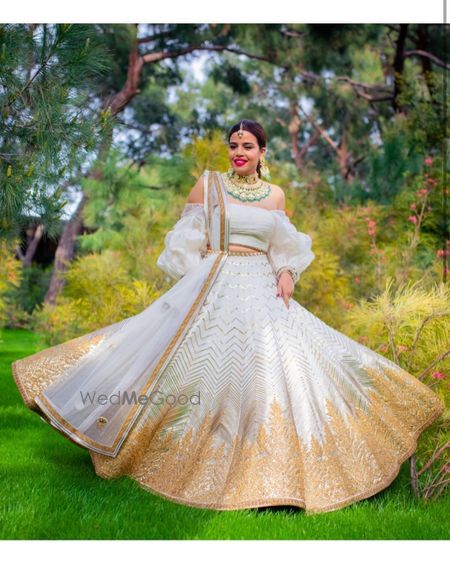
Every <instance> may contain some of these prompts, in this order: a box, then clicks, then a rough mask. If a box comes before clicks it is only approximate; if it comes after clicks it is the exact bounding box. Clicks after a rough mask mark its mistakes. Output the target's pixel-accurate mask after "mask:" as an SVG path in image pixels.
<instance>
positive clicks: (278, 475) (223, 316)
mask: <svg viewBox="0 0 450 563" xmlns="http://www.w3.org/2000/svg"><path fill="white" fill-rule="evenodd" d="M205 180H206V190H205V201H204V204H203V205H200V204H187V205H186V207H185V209H184V211H183V214H182V217H181V218H180V220H179V221H178V222H177V224H176V225H175V226H174V228H173V229H172V230H171V231H170V232H169V233H168V234H167V236H166V239H165V243H166V246H165V250H164V252H163V254H162V255H161V256H160V258H159V259H158V265H159V266H160V267H161V268H162V269H163V270H164V271H165V272H167V274H168V275H170V276H171V277H173V278H174V279H176V280H178V281H177V283H176V284H175V285H174V286H173V287H172V288H171V290H169V291H168V292H167V293H166V294H164V295H163V296H162V297H161V298H160V299H158V300H157V301H156V302H155V303H153V304H152V305H151V306H150V307H149V308H147V309H146V310H145V311H143V312H142V313H141V314H140V315H136V316H135V317H132V318H130V319H125V320H124V321H122V322H120V323H116V324H114V325H110V326H109V327H103V328H102V329H99V330H98V331H95V332H93V333H90V334H89V335H84V336H82V337H79V338H77V339H74V340H72V341H69V342H67V343H63V344H60V345H58V346H55V347H52V348H49V349H47V350H43V351H42V352H39V353H38V354H34V355H33V356H29V357H28V358H23V359H21V360H18V361H16V362H15V363H14V364H13V371H14V376H15V380H16V382H17V385H18V386H19V389H20V391H21V393H22V396H23V398H24V400H25V403H26V404H27V406H28V407H30V408H32V409H33V410H36V411H37V412H38V413H39V414H40V416H42V417H43V418H44V420H46V421H47V422H49V423H50V424H52V426H54V427H55V428H56V429H57V430H58V431H60V432H62V433H63V434H64V435H65V436H66V437H68V438H69V439H71V440H72V441H74V442H75V443H77V444H79V445H82V446H83V447H86V448H88V450H89V452H90V455H91V458H92V461H93V464H94V468H95V471H96V473H97V474H98V475H100V476H102V477H105V478H111V477H117V476H120V475H129V476H131V477H133V478H134V479H135V480H136V481H137V482H138V483H139V484H140V485H141V486H142V487H144V488H146V489H148V490H150V491H152V492H154V493H156V494H158V495H161V496H163V497H166V498H169V499H171V500H174V501H176V502H179V503H182V504H186V505H191V506H196V507H205V508H212V509H217V510H231V509H239V508H250V507H257V506H270V505H296V506H299V507H302V508H304V509H305V510H306V511H307V512H326V511H330V510H335V509H337V508H341V507H343V506H346V505H348V504H350V503H352V502H355V501H357V500H359V499H363V498H367V497H369V496H371V495H373V494H375V493H376V492H378V491H380V490H382V489H383V488H385V487H387V486H388V485H389V484H390V483H391V482H392V481H393V480H394V479H395V477H396V476H397V474H398V472H399V469H400V466H401V464H402V462H403V461H405V460H406V459H407V458H408V457H409V456H410V455H412V453H413V452H414V451H415V449H416V446H417V439H418V436H419V434H420V433H421V432H422V430H424V429H425V428H426V427H427V426H428V425H430V424H431V423H432V422H433V421H434V420H435V419H436V418H437V417H438V416H439V415H440V414H441V413H442V411H443V409H444V404H443V402H442V401H441V399H440V398H439V397H438V396H437V395H436V394H435V393H433V392H432V391H431V390H430V389H429V388H428V387H427V386H426V385H424V384H423V383H421V382H420V381H419V380H417V379H416V378H415V377H413V376H412V375H411V374H409V373H408V372H406V371H404V370H403V369H402V368H400V367H399V366H398V365H396V364H395V363H393V362H391V361H390V360H388V359H387V358H385V357H384V356H381V355H379V354H377V353H376V352H374V351H372V350H370V349H369V348H367V347H365V346H363V345H362V344H360V343H358V342H356V341H355V340H352V339H351V338H349V337H347V336H345V335H344V334H343V333H341V332H339V331H337V330H335V329H333V328H331V327H330V326H328V325H327V324H325V323H324V322H323V321H321V320H320V319H319V318H318V317H316V316H315V315H313V314H312V313H311V312H309V311H308V310H307V309H305V308H304V307H302V306H301V305H300V304H299V303H298V302H297V301H295V300H294V299H290V302H289V308H287V307H286V306H285V304H284V302H283V300H282V298H280V297H279V298H277V297H276V274H277V273H278V272H279V271H280V270H281V269H282V268H284V267H289V268H290V269H292V270H293V271H294V275H295V279H296V281H297V280H298V279H299V276H300V274H301V272H302V271H303V270H305V269H306V268H307V267H308V265H309V264H310V263H311V261H312V260H313V259H314V254H313V252H312V251H311V238H310V237H308V235H305V234H304V233H300V232H299V231H297V230H296V229H295V227H294V226H293V225H292V224H291V223H290V221H289V219H288V217H287V215H286V214H285V213H284V212H282V211H269V210H265V209H256V208H254V207H252V206H245V205H240V204H230V203H229V202H228V201H227V196H226V190H225V188H224V185H223V182H222V180H221V176H220V175H219V174H216V173H209V172H208V171H206V172H205ZM208 242H209V244H210V246H211V251H208V252H207V251H206V245H207V243H208ZM231 243H235V244H248V245H250V246H253V247H254V248H255V253H254V254H244V253H231V252H228V251H227V248H228V244H231ZM258 248H259V249H260V250H259V251H258V250H257V249H258ZM155 328H159V330H158V331H156V333H155ZM155 334H159V336H155ZM80 389H83V390H84V392H85V393H86V392H91V393H94V392H96V391H97V392H105V393H106V394H108V393H112V392H116V393H117V392H119V391H121V390H122V391H123V390H125V391H128V392H132V391H133V390H134V391H136V390H139V391H145V393H146V395H147V396H149V397H151V400H149V401H147V402H146V403H145V404H143V405H141V406H140V407H136V406H130V405H128V406H126V405H125V406H124V405H121V406H114V405H111V404H108V405H102V406H99V405H95V406H92V405H89V406H86V405H80V404H79V400H78V399H77V398H76V396H77V394H78V392H79V391H80Z"/></svg>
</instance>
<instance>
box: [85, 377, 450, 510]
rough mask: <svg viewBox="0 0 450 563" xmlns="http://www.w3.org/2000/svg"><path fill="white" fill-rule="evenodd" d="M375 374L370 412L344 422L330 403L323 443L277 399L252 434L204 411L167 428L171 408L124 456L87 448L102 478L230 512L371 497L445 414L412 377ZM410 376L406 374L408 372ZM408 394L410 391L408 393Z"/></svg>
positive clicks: (325, 506)
mask: <svg viewBox="0 0 450 563" xmlns="http://www.w3.org/2000/svg"><path fill="white" fill-rule="evenodd" d="M365 369H366V370H367V372H368V374H369V375H370V376H372V377H373V379H374V382H375V388H374V389H373V390H371V391H370V393H369V397H370V404H369V408H368V409H364V408H362V407H359V406H356V405H354V414H353V415H351V416H349V417H348V419H345V418H344V417H343V416H342V414H341V413H340V412H339V410H338V409H337V408H336V407H335V405H334V404H333V403H332V402H331V401H330V400H328V399H327V401H326V413H327V416H328V424H327V425H326V426H325V428H324V435H323V441H319V440H317V439H316V438H315V437H314V436H313V437H312V439H311V441H310V442H307V441H306V440H304V439H303V438H302V436H301V435H300V434H301V430H300V432H299V431H298V430H297V428H296V426H295V423H294V421H293V418H292V413H291V411H290V409H289V408H287V411H286V413H285V412H283V410H282V408H281V406H280V403H279V402H278V401H277V400H276V399H275V398H274V399H273V400H272V402H271V405H270V415H269V417H268V419H267V420H266V421H265V422H264V423H261V424H260V426H259V428H258V432H257V435H256V438H255V439H254V440H253V441H249V440H248V439H247V438H246V437H245V436H244V437H243V438H242V439H241V438H239V437H238V436H234V437H233V438H232V439H231V440H230V442H229V443H226V441H225V440H223V439H222V437H221V434H219V428H220V416H221V413H218V414H217V413H216V414H214V415H212V414H211V413H208V414H207V415H206V416H205V417H204V419H203V421H202V423H201V425H200V426H199V427H198V430H197V432H194V431H193V428H192V427H189V428H188V430H187V431H186V432H185V433H184V435H181V436H180V435H179V433H178V432H175V431H173V430H170V431H167V428H166V424H167V423H166V420H167V419H166V417H170V413H169V412H168V411H167V409H166V410H165V411H164V412H161V417H160V418H159V419H158V420H154V419H152V418H147V419H142V420H141V421H140V424H138V425H136V427H135V428H134V429H133V432H132V433H130V434H129V436H128V438H127V440H126V441H125V442H124V444H123V447H122V449H121V451H120V452H119V455H118V456H117V457H116V458H114V459H111V458H108V457H106V456H102V455H100V454H96V453H95V452H89V453H90V455H91V458H92V461H93V464H94V468H95V471H96V473H97V474H98V475H99V476H101V477H104V478H112V477H117V476H119V475H129V476H130V477H131V478H133V479H135V480H136V481H137V482H138V483H139V485H140V486H142V487H143V488H144V489H146V490H149V491H151V492H153V493H155V494H157V495H159V496H162V497H164V498H167V499H170V500H173V501H175V502H178V503H180V504H185V505H188V506H195V507H203V508H210V509H216V510H234V509H239V508H252V507H257V506H273V505H280V504H283V505H294V506H299V507H302V508H304V509H305V510H306V512H308V513H314V512H328V511H331V510H336V509H338V508H342V507H344V506H347V505H349V504H351V503H353V502H355V501H357V500H361V499H364V498H367V497H370V496H372V495H374V494H375V493H377V492H379V491H381V490H382V489H384V488H385V487H387V486H388V485H389V484H390V483H391V482H392V481H393V480H394V479H395V478H396V476H397V475H398V473H399V470H400V467H401V464H402V463H403V462H404V461H405V460H406V459H407V458H408V457H409V456H411V455H412V454H413V453H414V451H415V449H416V447H417V439H418V437H419V435H420V433H421V432H422V431H423V430H424V429H425V428H426V427H427V426H429V425H430V424H431V423H432V422H433V421H434V420H435V419H436V418H437V417H438V416H439V415H440V414H441V413H442V411H443V409H444V404H443V402H442V401H441V399H440V398H439V397H438V396H437V395H436V394H435V393H433V392H432V391H431V390H430V389H429V388H428V387H426V386H425V385H424V384H422V383H421V382H420V381H418V380H417V379H415V378H413V377H412V376H411V375H410V374H408V373H407V372H405V371H404V370H402V369H401V368H398V369H389V368H387V367H384V368H383V372H380V371H377V370H374V369H373V368H370V367H366V368H365ZM405 374H406V375H407V377H405ZM405 391H406V392H405Z"/></svg>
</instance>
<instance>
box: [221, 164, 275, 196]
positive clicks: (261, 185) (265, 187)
mask: <svg viewBox="0 0 450 563" xmlns="http://www.w3.org/2000/svg"><path fill="white" fill-rule="evenodd" d="M222 178H223V181H224V184H225V186H226V188H227V192H228V193H229V194H230V195H232V196H233V197H234V198H236V199H240V200H241V201H259V200H261V199H264V198H265V197H267V196H268V195H269V194H270V184H268V183H267V182H265V181H264V180H262V179H261V178H260V177H259V176H258V174H257V172H255V173H254V174H248V175H247V176H241V175H240V174H237V173H236V172H235V171H234V170H231V171H230V172H226V173H222Z"/></svg>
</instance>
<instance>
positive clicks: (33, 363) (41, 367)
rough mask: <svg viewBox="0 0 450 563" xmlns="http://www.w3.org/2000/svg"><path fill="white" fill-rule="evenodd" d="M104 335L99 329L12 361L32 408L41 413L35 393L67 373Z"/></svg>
mask: <svg viewBox="0 0 450 563" xmlns="http://www.w3.org/2000/svg"><path fill="white" fill-rule="evenodd" d="M104 336H105V332H104V331H103V330H102V329H100V330H98V331H95V332H94V333H88V334H84V335H82V336H78V337H76V338H72V339H71V340H68V341H66V342H62V343H61V344H57V345H55V346H52V347H50V348H46V349H45V350H40V351H39V352H36V353H35V354H31V355H30V356H26V357H25V358H21V359H19V360H16V361H15V362H13V363H12V373H13V377H14V381H15V382H16V385H17V387H18V389H19V391H20V394H21V395H22V398H23V400H24V403H25V405H26V406H27V407H28V408H29V409H31V410H33V411H36V412H38V413H41V410H40V409H39V407H38V406H37V405H36V403H35V401H34V397H35V396H36V395H38V394H39V393H40V392H41V391H42V390H43V389H45V388H46V387H48V386H49V385H51V384H52V383H53V382H54V381H55V380H56V379H57V378H59V377H61V376H62V375H64V374H65V373H66V372H67V370H68V369H69V368H70V367H71V366H73V365H75V364H76V363H78V362H79V361H80V359H81V358H82V357H83V356H85V355H86V354H87V353H88V352H89V351H90V350H92V349H93V348H94V347H95V346H97V345H98V344H99V343H100V342H101V341H102V340H103V338H104Z"/></svg>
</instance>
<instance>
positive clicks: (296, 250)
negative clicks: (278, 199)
mask: <svg viewBox="0 0 450 563" xmlns="http://www.w3.org/2000/svg"><path fill="white" fill-rule="evenodd" d="M273 214H274V217H275V228H274V230H273V232H272V236H271V238H270V241H269V248H268V250H267V256H268V259H269V262H270V263H271V265H272V268H273V270H274V272H275V275H276V276H277V278H278V276H279V275H280V274H281V272H282V271H283V270H291V272H292V273H293V279H294V283H297V282H298V280H299V279H300V274H301V273H302V272H303V271H304V270H306V268H307V267H308V266H309V265H310V264H311V262H312V261H313V260H314V258H315V255H314V252H313V251H312V250H311V245H312V239H311V237H310V236H309V235H307V234H305V233H302V232H300V231H297V229H296V228H295V227H294V225H293V224H292V223H291V222H290V219H289V217H288V216H287V215H286V213H285V212H284V211H283V210H281V209H277V210H273Z"/></svg>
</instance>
